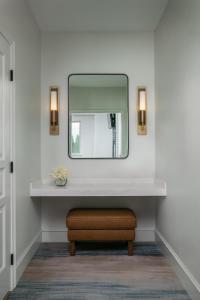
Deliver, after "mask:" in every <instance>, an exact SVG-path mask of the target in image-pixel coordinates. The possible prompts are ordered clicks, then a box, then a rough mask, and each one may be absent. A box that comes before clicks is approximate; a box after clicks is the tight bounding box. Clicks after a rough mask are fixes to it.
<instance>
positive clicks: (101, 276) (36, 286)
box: [9, 243, 190, 300]
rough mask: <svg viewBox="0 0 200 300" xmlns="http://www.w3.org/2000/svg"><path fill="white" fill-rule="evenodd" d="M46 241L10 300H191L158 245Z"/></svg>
mask: <svg viewBox="0 0 200 300" xmlns="http://www.w3.org/2000/svg"><path fill="white" fill-rule="evenodd" d="M134 253H135V254H134V256H132V257H130V256H127V245H126V244H123V243H119V244H118V243H117V244H116V243H114V244H110V243H106V244H104V243H80V244H78V245H77V255H76V256H74V257H70V256H69V255H68V244H66V243H51V244H48V243H43V244H41V246H40V248H39V249H38V251H37V253H36V255H35V256H34V258H33V259H32V261H31V263H30V264H29V266H28V268H27V269H26V271H25V273H24V274H23V276H22V278H21V280H20V282H19V284H18V285H17V287H16V289H15V290H14V291H13V292H12V293H11V295H10V298H9V299H10V300H14V299H20V300H25V299H27V300H28V299H29V300H37V299H38V300H47V299H49V300H51V299H52V300H130V299H135V300H136V299H137V300H142V299H143V300H156V299H162V300H190V298H189V296H188V294H187V292H186V291H185V290H184V288H183V287H182V286H181V284H180V282H179V280H178V278H177V276H176V275H175V273H174V272H173V270H172V269H171V267H170V265H169V263H168V261H167V259H166V258H165V257H164V256H163V255H162V253H161V251H160V249H159V248H158V246H157V245H156V244H135V246H134Z"/></svg>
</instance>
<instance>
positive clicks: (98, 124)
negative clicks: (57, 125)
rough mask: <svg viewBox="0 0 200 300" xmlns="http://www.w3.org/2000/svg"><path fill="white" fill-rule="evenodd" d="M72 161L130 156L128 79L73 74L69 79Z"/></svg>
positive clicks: (114, 75) (69, 133) (112, 75)
mask: <svg viewBox="0 0 200 300" xmlns="http://www.w3.org/2000/svg"><path fill="white" fill-rule="evenodd" d="M68 93H69V99H68V100H69V102H68V103H69V110H68V113H69V115H68V120H69V124H68V130H69V131H68V137H69V140H68V153H69V157H70V158H79V159H81V158H82V159H84V158H113V159H116V158H118V159H120V158H126V157H127V156H128V145H129V140H128V139H129V134H128V131H129V130H128V123H129V111H128V77H127V75H125V74H71V75H70V76H69V78H68Z"/></svg>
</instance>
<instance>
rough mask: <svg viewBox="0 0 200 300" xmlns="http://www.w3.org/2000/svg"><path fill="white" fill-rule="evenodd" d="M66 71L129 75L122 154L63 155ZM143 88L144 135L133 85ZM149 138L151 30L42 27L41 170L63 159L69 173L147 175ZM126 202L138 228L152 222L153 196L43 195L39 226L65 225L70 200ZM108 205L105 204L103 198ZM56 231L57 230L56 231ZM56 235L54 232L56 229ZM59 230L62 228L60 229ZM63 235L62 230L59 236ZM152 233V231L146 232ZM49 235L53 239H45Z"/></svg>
mask: <svg viewBox="0 0 200 300" xmlns="http://www.w3.org/2000/svg"><path fill="white" fill-rule="evenodd" d="M70 73H126V74H127V75H128V77H129V110H130V124H129V128H130V135H129V137H130V149H129V150H130V153H129V157H128V158H127V159H125V160H70V159H69V158H68V155H67V91H68V87H67V77H68V75H69V74H70ZM50 85H58V86H59V87H60V96H61V107H60V135H59V136H50V135H49V86H50ZM138 85H146V86H147V88H148V135H147V136H138V135H137V120H136V116H137V114H136V87H137V86H138ZM154 144H155V140H154V35H153V33H151V32H147V33H98V34H96V33H95V34H93V33H81V34H79V33H43V35H42V175H43V177H44V178H46V177H48V176H49V173H50V171H51V170H52V168H54V167H56V166H57V165H63V164H64V165H66V166H67V167H68V169H69V172H70V177H84V178H90V177H92V178H95V177H96V178H98V177H103V178H106V177H108V178H113V177H123V178H130V177H152V176H154V171H155V170H154V167H155V159H154V156H155V145H154ZM107 203H109V206H113V205H118V206H130V207H132V208H135V210H136V213H137V214H138V218H139V228H143V229H144V228H145V229H147V231H145V232H148V233H149V231H148V230H149V229H150V230H152V228H153V227H154V213H155V210H154V200H153V199H144V200H142V199H139V200H136V199H132V200H131V201H130V200H125V199H121V200H119V199H118V200H117V199H115V200H111V199H110V201H109V202H108V200H107V201H106V200H102V199H98V200H87V201H86V199H82V200H81V199H77V200H69V199H54V200H53V199H51V200H50V199H43V218H42V220H43V225H42V227H43V231H46V232H48V230H50V231H51V232H53V231H54V230H55V231H58V232H61V231H62V230H65V215H66V213H67V211H68V208H70V207H72V206H79V205H81V204H82V205H84V204H85V205H88V206H97V205H103V204H105V205H106V204H107ZM107 205H108V204H107ZM55 235H56V233H55ZM57 235H59V233H58V234H57ZM61 235H62V234H61ZM63 236H64V239H65V235H62V238H63ZM148 236H149V237H150V239H152V231H150V233H149V235H148ZM50 240H52V239H50Z"/></svg>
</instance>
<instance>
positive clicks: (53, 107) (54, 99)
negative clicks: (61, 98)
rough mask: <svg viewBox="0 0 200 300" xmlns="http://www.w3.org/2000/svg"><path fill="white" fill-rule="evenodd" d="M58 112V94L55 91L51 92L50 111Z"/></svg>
mask: <svg viewBox="0 0 200 300" xmlns="http://www.w3.org/2000/svg"><path fill="white" fill-rule="evenodd" d="M52 110H58V93H57V91H55V90H51V111H52Z"/></svg>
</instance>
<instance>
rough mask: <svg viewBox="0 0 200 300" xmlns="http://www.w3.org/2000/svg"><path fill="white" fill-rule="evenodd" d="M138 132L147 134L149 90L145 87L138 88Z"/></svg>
mask: <svg viewBox="0 0 200 300" xmlns="http://www.w3.org/2000/svg"><path fill="white" fill-rule="evenodd" d="M137 112H138V134H139V135H146V134H147V116H146V113H147V90H146V88H145V87H139V88H138V107H137Z"/></svg>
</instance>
